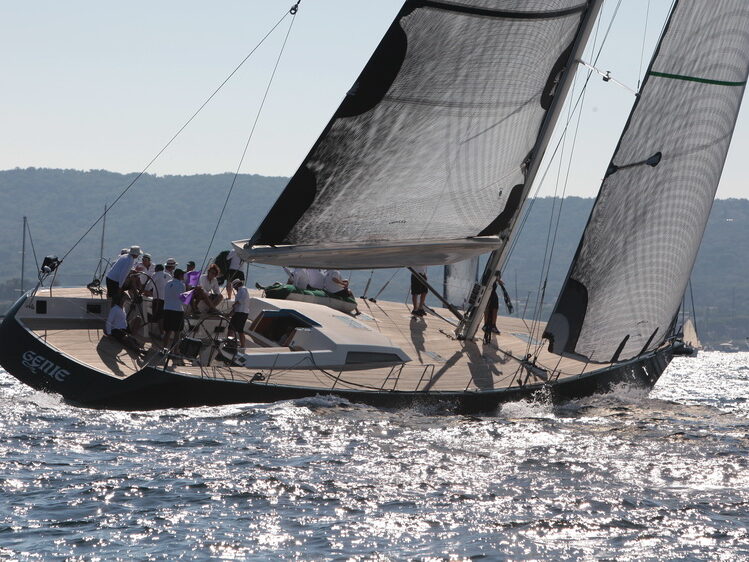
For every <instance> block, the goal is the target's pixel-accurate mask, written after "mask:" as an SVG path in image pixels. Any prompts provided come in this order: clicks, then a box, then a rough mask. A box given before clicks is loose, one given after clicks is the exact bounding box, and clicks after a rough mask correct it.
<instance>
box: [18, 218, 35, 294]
mask: <svg viewBox="0 0 749 562" xmlns="http://www.w3.org/2000/svg"><path fill="white" fill-rule="evenodd" d="M26 232H28V234H29V242H31V253H32V254H34V263H35V264H36V271H37V272H38V271H39V260H38V259H37V257H36V249H35V248H34V239H33V238H32V237H31V227H30V226H29V221H28V220H27V221H26ZM22 288H23V287H22Z"/></svg>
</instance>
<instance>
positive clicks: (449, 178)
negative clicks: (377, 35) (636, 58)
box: [235, 0, 600, 268]
mask: <svg viewBox="0 0 749 562" xmlns="http://www.w3.org/2000/svg"><path fill="white" fill-rule="evenodd" d="M599 6H600V2H599V1H598V0H450V1H443V0H439V1H437V0H407V1H406V2H405V3H404V5H403V7H402V8H401V10H400V11H399V13H398V14H397V16H396V18H395V20H394V21H393V23H392V25H391V26H390V28H389V29H388V31H387V33H386V34H385V36H384V38H383V39H382V41H381V43H380V44H379V46H378V47H377V49H376V50H375V52H374V54H373V55H372V57H371V59H370V60H369V62H368V63H367V65H366V66H365V68H364V70H363V71H362V73H361V75H360V76H359V78H358V79H357V80H356V82H355V84H354V86H353V87H352V88H351V90H350V91H349V92H348V94H347V95H346V97H345V98H344V100H343V102H342V103H341V105H340V107H339V108H338V110H337V111H336V113H335V115H334V116H333V118H332V120H331V121H330V122H329V124H328V125H327V127H326V128H325V130H324V131H323V133H322V135H321V136H320V138H319V139H318V140H317V142H316V143H315V145H314V146H313V148H312V149H311V151H310V153H309V154H308V155H307V157H306V158H305V160H304V161H303V163H302V165H301V166H300V168H299V169H298V170H297V172H296V173H295V174H294V176H293V177H292V178H291V180H290V181H289V183H288V185H287V186H286V188H285V190H284V191H283V193H282V194H281V196H280V197H279V199H278V201H277V202H276V204H275V205H274V206H273V208H272V209H271V210H270V212H269V213H268V215H267V216H266V218H265V220H264V221H263V222H262V223H261V225H260V227H259V228H258V229H257V231H256V232H255V234H254V235H253V237H252V238H250V239H249V240H247V241H238V242H236V243H235V246H236V247H238V248H239V249H240V250H241V251H243V255H244V258H245V259H247V260H248V261H259V262H262V263H281V264H284V265H300V266H305V265H309V266H325V267H341V268H355V267H365V268H370V267H393V266H399V265H404V264H412V265H419V264H438V263H450V262H454V261H458V260H461V259H466V258H468V257H470V256H471V255H478V254H481V253H486V252H489V251H492V250H493V249H496V248H497V247H498V246H500V245H501V244H502V241H503V240H505V239H506V238H507V236H508V235H509V232H510V230H511V228H512V226H513V225H514V222H515V220H516V218H517V215H518V213H519V210H520V207H521V206H522V203H523V200H524V198H525V196H526V194H527V187H526V174H527V171H528V165H529V161H530V160H531V159H532V158H533V156H534V155H533V152H534V148H536V149H537V148H538V147H537V139H538V137H539V132H540V129H541V127H542V124H543V123H544V119H545V118H546V116H547V113H549V110H550V107H552V105H553V103H552V102H554V101H555V97H556V94H557V93H558V92H557V86H558V85H559V81H560V77H561V76H562V75H563V73H564V72H565V70H566V68H567V67H568V65H569V64H570V60H571V52H572V49H573V46H574V45H576V44H577V42H578V41H579V39H580V37H581V36H582V35H585V34H587V33H588V32H589V29H590V28H589V27H586V26H585V25H583V23H584V22H587V21H588V20H589V19H590V18H588V16H589V15H590V12H595V11H597V9H598V7H599ZM562 93H564V92H562ZM560 97H562V96H560ZM289 249H290V250H289Z"/></svg>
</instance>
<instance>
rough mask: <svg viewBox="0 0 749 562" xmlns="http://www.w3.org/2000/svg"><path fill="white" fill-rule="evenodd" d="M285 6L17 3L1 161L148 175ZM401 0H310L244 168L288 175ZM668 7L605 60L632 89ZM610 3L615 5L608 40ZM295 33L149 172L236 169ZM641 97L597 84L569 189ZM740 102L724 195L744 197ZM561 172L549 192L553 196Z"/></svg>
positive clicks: (2, 165) (262, 57)
mask: <svg viewBox="0 0 749 562" xmlns="http://www.w3.org/2000/svg"><path fill="white" fill-rule="evenodd" d="M292 3H293V2H291V1H288V0H243V1H241V2H240V1H235V0H226V1H224V2H220V3H217V2H214V3H208V2H196V1H191V0H180V1H176V0H171V1H168V0H162V1H159V2H144V1H141V0H130V1H129V2H122V3H113V2H112V3H110V2H102V1H101V0H98V1H96V2H94V1H93V0H72V1H70V2H60V1H59V0H55V1H52V0H47V1H42V0H38V1H33V2H13V3H8V4H7V5H5V6H4V8H3V14H2V18H0V67H1V68H2V73H3V74H2V87H1V88H0V108H1V109H0V131H2V133H0V169H9V168H15V167H22V168H23V167H27V166H37V167H51V168H76V169H84V170H85V169H106V170H112V171H118V172H132V171H139V170H141V169H142V168H143V167H144V166H145V164H146V163H147V162H148V161H150V160H151V158H152V157H153V156H154V155H155V154H156V153H157V152H158V150H159V149H160V148H161V147H162V146H163V145H164V143H165V142H166V141H167V140H168V139H169V138H170V137H171V136H172V134H174V132H176V131H177V129H178V128H179V127H180V126H181V125H182V123H184V121H185V120H186V119H187V118H188V117H189V116H190V115H191V114H192V113H193V112H194V111H195V109H197V107H198V106H199V105H200V104H201V103H202V102H203V101H204V99H205V98H206V97H207V96H208V95H209V94H210V93H211V92H212V91H213V90H214V89H215V87H216V86H217V85H218V84H220V83H221V81H222V80H223V79H224V78H225V77H226V76H227V75H228V73H229V72H230V71H231V70H232V69H233V68H234V66H236V64H237V63H238V62H239V61H241V60H242V58H244V56H245V55H246V54H247V53H248V52H249V51H250V50H251V49H252V47H253V46H254V45H255V44H256V43H257V42H258V41H259V39H260V38H261V37H262V36H263V35H264V34H265V32H266V31H267V30H268V29H269V28H270V27H271V26H272V25H273V24H274V23H275V22H276V21H277V20H278V19H279V18H280V17H281V16H282V15H283V13H284V11H285V10H287V9H288V7H289V6H291V4H292ZM401 3H402V2H401V0H376V1H372V0H367V1H365V0H303V2H302V3H301V5H300V10H299V13H298V15H297V16H296V21H295V23H294V28H293V30H292V32H291V36H290V40H289V43H288V45H287V48H286V51H285V53H284V58H283V59H282V61H281V64H280V66H279V70H278V74H277V77H276V80H275V82H274V84H273V87H272V90H271V93H270V97H269V100H268V102H267V103H266V108H265V110H264V112H263V115H262V117H261V120H260V123H259V126H258V128H257V130H256V133H255V136H254V140H253V142H252V144H251V145H250V150H249V153H248V157H247V159H246V160H245V163H244V165H243V166H242V170H241V171H242V172H244V173H257V174H263V175H279V176H289V175H291V174H292V173H293V172H294V171H295V170H296V168H297V166H298V165H299V162H300V161H301V160H302V159H303V158H304V156H305V154H306V153H307V151H308V150H309V148H310V146H311V145H312V143H313V142H314V141H315V139H316V138H317V136H318V135H319V133H320V131H321V130H322V128H323V127H324V126H325V124H326V123H327V121H328V119H329V118H330V116H331V114H332V113H333V111H334V110H335V108H336V107H337V106H338V104H339V103H340V100H341V98H342V97H343V95H344V94H345V92H346V91H347V90H348V88H349V87H350V86H351V84H352V83H353V81H354V79H355V78H356V76H357V75H358V73H359V71H360V70H361V68H362V67H363V65H364V64H365V62H366V61H367V59H368V58H369V56H370V54H371V52H372V51H373V50H374V48H375V46H376V45H377V43H378V42H379V40H380V38H381V36H382V34H383V33H384V31H385V30H386V29H387V27H388V25H389V24H390V22H391V21H392V19H393V17H394V15H395V13H396V12H397V10H398V8H399V7H400V5H401ZM670 3H671V0H625V1H624V2H623V6H622V8H621V10H620V13H619V15H618V17H617V20H616V21H615V23H614V27H613V31H612V34H611V36H610V38H609V41H608V43H607V46H606V47H605V48H604V51H603V53H602V55H601V58H600V60H599V64H598V65H599V67H601V68H602V69H604V70H611V71H612V73H613V75H614V76H615V77H616V78H618V79H619V80H621V81H622V82H624V83H626V84H629V85H631V86H632V87H635V86H636V85H637V79H638V76H639V73H640V68H641V66H640V61H641V56H640V53H641V49H642V45H643V36H644V31H645V15H646V11H647V9H648V6H650V15H649V20H648V34H647V41H646V54H645V60H644V61H643V62H642V68H644V67H646V66H647V63H648V58H649V54H650V51H651V50H652V47H653V44H654V42H655V40H656V39H657V36H658V33H659V32H660V29H661V27H662V24H663V19H664V17H665V13H666V11H667V9H668V7H669V5H670ZM615 4H616V2H615V1H614V0H609V1H608V4H607V6H606V7H605V9H604V14H603V24H602V27H601V33H602V32H603V30H604V29H605V27H606V25H608V22H609V20H610V18H611V14H612V11H613V7H614V5H615ZM286 29H287V25H286V23H284V24H282V26H281V27H280V28H279V29H278V30H277V31H276V33H275V34H274V35H272V36H271V38H269V40H268V41H267V42H266V43H265V44H264V46H263V47H262V48H261V49H260V50H259V51H258V52H257V53H256V55H255V56H254V57H253V58H252V59H250V61H248V63H247V64H246V65H245V66H244V67H243V68H242V70H241V71H240V73H239V74H238V75H237V76H235V77H234V79H233V80H232V81H230V82H229V83H228V84H227V86H226V87H225V89H224V90H222V92H221V93H220V94H219V95H218V96H217V97H216V98H215V99H214V100H213V102H212V103H211V104H210V105H209V106H208V107H207V108H206V109H205V110H204V111H203V113H201V115H200V116H199V117H198V119H197V120H196V121H195V122H193V123H192V124H191V126H190V127H189V128H188V129H187V130H186V131H185V132H184V133H183V134H182V136H181V137H180V138H179V139H178V140H177V142H176V143H175V144H174V145H173V146H172V147H171V148H170V149H169V150H168V151H167V152H166V153H165V154H164V155H163V156H162V157H161V158H160V159H159V160H158V161H157V163H156V164H155V165H154V166H153V167H152V168H151V169H150V171H151V172H153V173H158V174H193V173H218V172H225V171H234V170H235V169H236V167H237V164H238V162H239V158H240V155H241V153H242V149H243V147H244V143H245V140H246V137H247V134H248V133H249V130H250V128H251V126H252V122H253V120H254V117H255V112H256V111H257V108H258V105H259V103H260V100H261V98H262V94H263V91H264V89H265V86H266V84H267V80H268V77H269V75H270V72H271V69H272V65H273V61H274V60H275V57H276V55H277V53H278V50H279V48H280V45H281V41H282V40H283V35H284V34H285V31H286ZM632 101H633V96H632V94H630V93H628V92H627V91H626V90H624V89H622V88H620V87H618V86H616V85H614V84H613V83H611V82H609V83H604V82H602V81H601V80H600V78H594V79H593V80H592V81H591V86H590V89H589V95H588V97H587V102H586V105H585V109H584V111H583V115H582V130H583V131H585V133H584V136H582V137H581V138H580V139H579V141H578V148H577V151H576V158H575V160H574V161H573V162H574V167H573V172H572V175H571V180H570V184H569V186H568V188H567V193H568V194H574V195H582V196H592V195H595V193H596V192H597V190H598V186H599V183H600V178H601V176H602V173H603V171H604V170H605V168H606V166H607V164H608V162H609V160H610V158H611V153H612V151H613V149H614V146H615V145H616V142H617V140H618V138H619V135H620V132H621V128H622V126H623V124H624V122H625V120H626V117H627V115H628V113H629V108H630V106H631V103H632ZM747 149H749V110H747V109H746V107H745V108H744V110H743V111H742V114H741V116H740V117H739V123H738V126H737V129H736V133H735V136H734V140H733V145H732V147H731V152H730V153H729V155H728V162H727V164H726V169H725V171H724V175H723V180H722V184H721V187H720V188H719V190H718V196H719V197H746V196H747V193H746V190H745V188H744V184H745V179H744V177H745V172H744V171H743V170H742V169H741V168H739V164H740V161H741V160H742V156H743V155H744V154H746V152H747ZM553 183H554V182H553V181H551V179H550V180H549V181H548V182H547V183H546V184H545V185H544V186H543V188H542V193H550V192H551V191H552V190H553Z"/></svg>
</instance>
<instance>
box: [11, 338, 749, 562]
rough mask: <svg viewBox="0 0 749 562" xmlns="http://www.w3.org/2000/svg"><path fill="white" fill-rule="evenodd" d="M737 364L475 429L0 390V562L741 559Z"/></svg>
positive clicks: (524, 407) (747, 536) (745, 504)
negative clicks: (103, 402)
mask: <svg viewBox="0 0 749 562" xmlns="http://www.w3.org/2000/svg"><path fill="white" fill-rule="evenodd" d="M747 383H749V354H746V353H737V354H722V353H702V354H701V355H700V356H699V357H698V358H696V359H676V360H674V362H673V363H672V365H671V366H670V367H669V369H668V370H667V372H666V373H665V375H664V376H663V378H662V379H661V380H660V381H659V383H658V384H657V386H656V388H655V389H654V390H653V391H652V392H651V393H646V392H643V391H641V390H638V389H633V388H628V387H619V388H618V389H617V390H616V391H615V392H613V393H611V394H608V395H605V396H596V397H594V398H588V399H585V400H576V401H571V402H567V403H565V404H561V405H558V406H552V405H549V404H546V403H543V402H538V403H529V402H521V403H515V404H508V405H505V406H502V407H501V408H500V409H498V410H497V411H496V412H493V413H491V414H487V415H482V416H470V417H467V416H458V415H453V414H452V413H450V412H449V411H446V410H429V409H405V410H396V409H392V410H391V409H378V408H372V407H368V406H361V405H356V404H352V403H349V402H345V401H341V400H337V399H332V398H325V397H319V398H314V399H306V400H296V401H291V402H281V403H276V404H246V405H241V406H226V407H218V408H195V409H178V410H161V411H154V412H113V411H97V410H89V409H82V408H77V407H74V406H70V405H68V404H66V403H64V402H62V401H61V400H60V399H59V398H58V397H56V396H53V395H48V394H43V393H40V392H35V391H33V390H31V389H29V388H27V387H25V386H23V385H22V384H20V383H19V382H17V381H16V380H15V379H13V378H12V377H11V376H9V375H7V374H6V373H0V403H1V405H2V412H3V415H2V421H0V558H8V559H21V560H37V559H38V560H51V559H63V558H64V559H86V560H91V559H101V560H115V559H122V560H131V559H169V560H172V559H206V558H213V559H226V560H243V559H256V560H273V559H289V558H292V559H307V560H310V559H315V560H319V559H354V560H357V559H406V558H410V559H413V558H416V559H435V558H436V559H464V558H486V559H489V560H504V559H515V560H527V559H554V560H564V559H588V560H597V559H617V560H648V559H649V560H683V559H689V560H701V559H722V560H739V559H747V558H749V531H748V530H747V529H748V528H749V466H748V465H749V459H748V458H747V453H748V452H749V402H747V396H749V387H748V384H747Z"/></svg>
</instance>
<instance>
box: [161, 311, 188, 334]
mask: <svg viewBox="0 0 749 562" xmlns="http://www.w3.org/2000/svg"><path fill="white" fill-rule="evenodd" d="M184 324H185V313H184V312H182V311H181V310H165V311H164V330H165V331H167V332H181V331H182V327H183V326H184Z"/></svg>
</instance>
